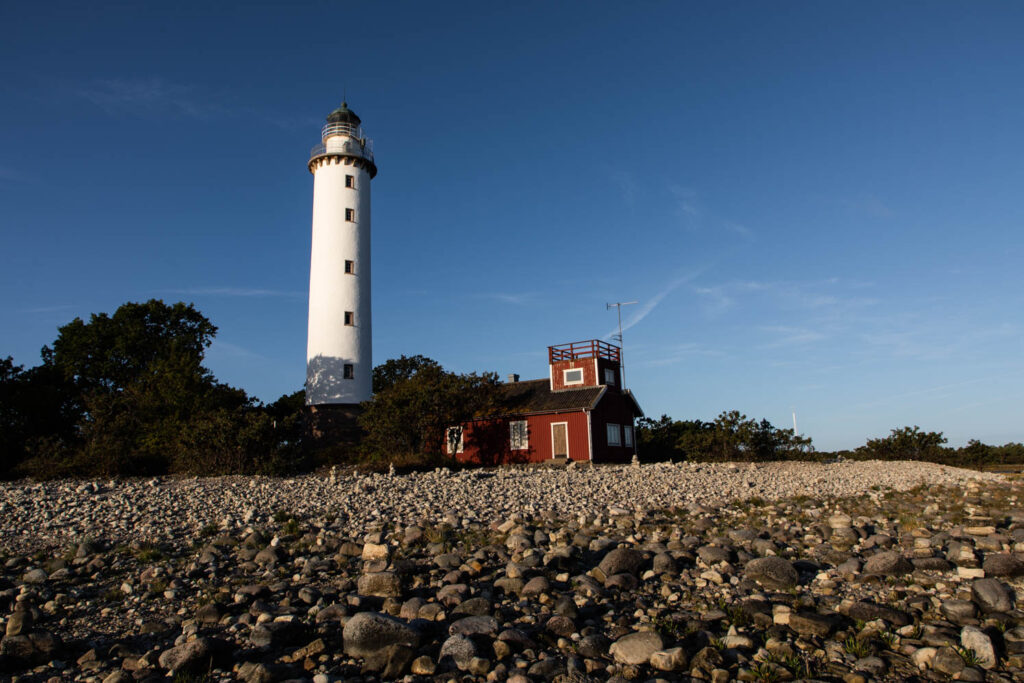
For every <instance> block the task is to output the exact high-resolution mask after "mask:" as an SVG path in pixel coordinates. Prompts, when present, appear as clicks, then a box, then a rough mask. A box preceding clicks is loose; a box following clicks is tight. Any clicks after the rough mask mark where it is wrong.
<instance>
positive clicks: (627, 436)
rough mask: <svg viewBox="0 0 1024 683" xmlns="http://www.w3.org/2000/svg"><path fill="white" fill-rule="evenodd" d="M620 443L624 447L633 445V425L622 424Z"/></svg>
mask: <svg viewBox="0 0 1024 683" xmlns="http://www.w3.org/2000/svg"><path fill="white" fill-rule="evenodd" d="M622 445H623V446H625V447H626V448H632V447H633V425H622Z"/></svg>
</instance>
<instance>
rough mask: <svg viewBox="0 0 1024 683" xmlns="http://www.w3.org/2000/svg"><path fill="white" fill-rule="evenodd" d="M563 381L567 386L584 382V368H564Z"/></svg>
mask: <svg viewBox="0 0 1024 683" xmlns="http://www.w3.org/2000/svg"><path fill="white" fill-rule="evenodd" d="M562 381H563V382H564V384H565V385H566V386H570V385H572V384H583V368H573V369H572V370H563V371H562Z"/></svg>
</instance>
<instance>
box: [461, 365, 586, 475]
mask: <svg viewBox="0 0 1024 683" xmlns="http://www.w3.org/2000/svg"><path fill="white" fill-rule="evenodd" d="M591 365H593V363H591ZM522 419H525V420H526V422H527V427H526V429H527V434H528V438H529V447H528V448H527V449H525V450H512V449H511V429H510V427H509V422H511V421H513V420H522ZM557 422H565V423H567V425H566V426H567V430H566V432H567V437H568V444H569V457H570V458H571V459H573V460H588V459H590V442H589V440H588V432H587V414H586V413H585V412H584V411H582V410H577V411H575V412H567V413H552V414H546V415H527V416H525V417H521V418H519V417H513V418H502V419H498V420H478V421H475V422H471V423H469V424H466V425H464V426H463V435H462V443H463V446H462V453H456V454H453V455H454V457H455V459H456V460H458V461H459V462H466V463H474V464H482V465H497V464H504V463H521V462H544V461H546V460H551V457H552V456H551V453H552V439H551V425H552V424H555V423H557ZM601 429H604V427H601Z"/></svg>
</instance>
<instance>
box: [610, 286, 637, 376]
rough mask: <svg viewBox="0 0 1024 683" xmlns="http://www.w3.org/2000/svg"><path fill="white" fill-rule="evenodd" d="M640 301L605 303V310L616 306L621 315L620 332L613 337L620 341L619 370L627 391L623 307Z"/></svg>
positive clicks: (616, 310)
mask: <svg viewBox="0 0 1024 683" xmlns="http://www.w3.org/2000/svg"><path fill="white" fill-rule="evenodd" d="M638 303H640V302H639V301H616V302H615V303H614V304H605V310H606V311H610V310H611V309H612V307H614V308H615V312H616V313H617V314H618V316H619V333H618V334H617V335H614V334H613V335H612V339H617V340H618V342H619V370H620V371H621V373H622V387H621V388H622V390H623V391H625V389H626V353H625V348H624V347H625V344H623V343H622V307H623V306H632V305H633V304H638Z"/></svg>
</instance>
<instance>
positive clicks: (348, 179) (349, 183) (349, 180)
mask: <svg viewBox="0 0 1024 683" xmlns="http://www.w3.org/2000/svg"><path fill="white" fill-rule="evenodd" d="M355 186H356V178H355V176H351V175H347V176H345V187H355Z"/></svg>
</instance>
